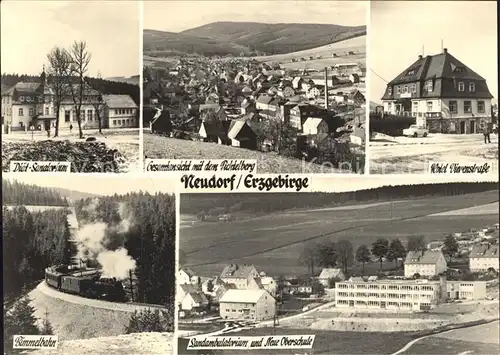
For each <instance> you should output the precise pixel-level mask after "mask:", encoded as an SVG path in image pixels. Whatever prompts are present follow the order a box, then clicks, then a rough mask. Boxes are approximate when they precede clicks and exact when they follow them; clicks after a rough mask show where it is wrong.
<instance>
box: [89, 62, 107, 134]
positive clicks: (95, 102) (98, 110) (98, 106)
mask: <svg viewBox="0 0 500 355" xmlns="http://www.w3.org/2000/svg"><path fill="white" fill-rule="evenodd" d="M101 78H102V76H101V72H100V71H99V72H97V79H99V80H100V79H101ZM89 86H90V85H89ZM99 86H100V84H99ZM98 91H99V95H98V96H97V97H95V98H92V101H91V103H92V106H93V107H94V110H95V114H96V119H97V123H98V124H99V133H101V134H102V117H103V115H104V112H103V108H104V102H103V98H102V90H98Z"/></svg>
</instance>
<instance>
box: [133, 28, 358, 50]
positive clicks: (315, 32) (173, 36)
mask: <svg viewBox="0 0 500 355" xmlns="http://www.w3.org/2000/svg"><path fill="white" fill-rule="evenodd" d="M143 33H144V41H143V43H144V54H147V55H154V54H155V52H158V51H165V52H168V51H171V52H172V53H198V54H204V55H207V56H210V55H227V54H232V55H240V54H241V53H244V54H245V55H249V54H250V53H252V54H260V55H272V54H283V53H290V52H297V51H302V50H307V49H311V48H315V47H320V46H324V45H327V44H331V43H336V42H339V41H343V40H346V39H349V38H355V37H359V36H362V35H366V26H354V27H350V26H339V25H327V24H297V23H290V24H284V23H279V24H266V23H257V22H215V23H210V24H207V25H204V26H200V27H196V28H192V29H189V30H186V31H183V32H180V33H173V32H163V31H156V30H144V32H143Z"/></svg>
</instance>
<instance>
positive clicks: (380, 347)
mask: <svg viewBox="0 0 500 355" xmlns="http://www.w3.org/2000/svg"><path fill="white" fill-rule="evenodd" d="M273 334H276V335H287V334H293V335H309V334H315V335H316V338H315V340H314V345H313V352H312V353H313V354H314V355H320V354H324V355H326V354H328V355H335V354H392V353H393V352H395V351H397V350H398V349H400V348H402V347H403V346H404V345H405V344H406V343H407V342H409V341H410V340H411V334H408V333H395V334H384V333H365V332H363V333H359V332H329V331H311V330H304V329H276V330H274V329H273V328H256V329H251V330H244V331H241V332H238V333H231V334H228V335H231V336H259V335H260V336H262V335H273ZM360 338H362V339H363V341H360ZM178 344H179V345H178V353H179V354H191V353H192V351H187V350H186V346H187V340H186V339H182V338H180V339H179V343H178ZM299 352H300V353H301V354H303V353H309V354H311V352H310V351H308V350H306V349H302V350H274V351H268V350H266V351H262V353H266V354H297V353H299ZM248 353H249V352H248V351H243V350H240V351H235V350H231V351H230V352H229V351H222V350H221V351H218V352H217V354H218V355H223V354H224V355H226V354H231V355H233V354H235V355H236V354H248ZM250 353H252V354H256V353H257V352H250Z"/></svg>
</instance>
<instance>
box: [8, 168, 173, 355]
mask: <svg viewBox="0 0 500 355" xmlns="http://www.w3.org/2000/svg"><path fill="white" fill-rule="evenodd" d="M173 187H174V184H173V182H172V181H169V180H168V179H160V180H158V179H154V178H146V177H137V176H136V177H132V176H124V175H106V176H103V175H88V174H86V175H85V174H72V175H69V174H60V175H57V176H55V175H52V176H47V175H43V174H15V173H10V174H4V177H3V179H2V192H3V196H2V197H3V198H2V204H3V217H2V227H3V236H2V240H3V249H4V250H5V251H8V252H6V253H4V255H3V270H4V274H3V280H4V283H3V285H4V294H3V296H4V311H5V313H4V339H5V341H4V347H5V353H7V354H11V353H14V352H16V351H17V352H18V351H20V350H16V349H25V350H26V349H32V350H33V349H40V348H41V349H40V350H38V351H40V352H41V353H44V354H47V351H49V353H50V354H71V353H74V352H75V349H76V351H77V352H76V353H77V354H84V353H85V354H103V353H106V352H108V351H109V349H110V348H112V349H116V350H115V351H116V353H120V354H127V355H132V354H175V344H174V343H173V338H174V330H175V277H176V272H175V269H176V260H177V256H176V255H177V248H176V243H177V238H176V228H177V218H176V210H177V208H176V205H177V199H176V196H175V194H174V192H175V191H174V188H173ZM21 351H22V350H21ZM35 353H36V351H35Z"/></svg>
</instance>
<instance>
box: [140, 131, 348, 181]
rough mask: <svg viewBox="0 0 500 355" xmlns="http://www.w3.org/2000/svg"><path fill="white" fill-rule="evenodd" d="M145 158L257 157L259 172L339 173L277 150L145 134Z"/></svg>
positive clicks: (255, 158)
mask: <svg viewBox="0 0 500 355" xmlns="http://www.w3.org/2000/svg"><path fill="white" fill-rule="evenodd" d="M144 157H145V158H148V159H253V160H256V161H257V172H258V173H259V174H265V173H304V174H308V173H325V174H326V173H335V172H338V171H337V170H334V169H331V168H327V167H322V166H320V165H318V164H311V163H307V162H302V160H299V159H293V158H286V157H282V156H279V155H276V154H274V153H262V152H257V151H253V150H248V149H242V148H237V147H230V146H224V145H220V144H216V143H205V142H195V141H188V140H181V139H176V138H167V137H162V136H158V135H153V134H150V133H144Z"/></svg>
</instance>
